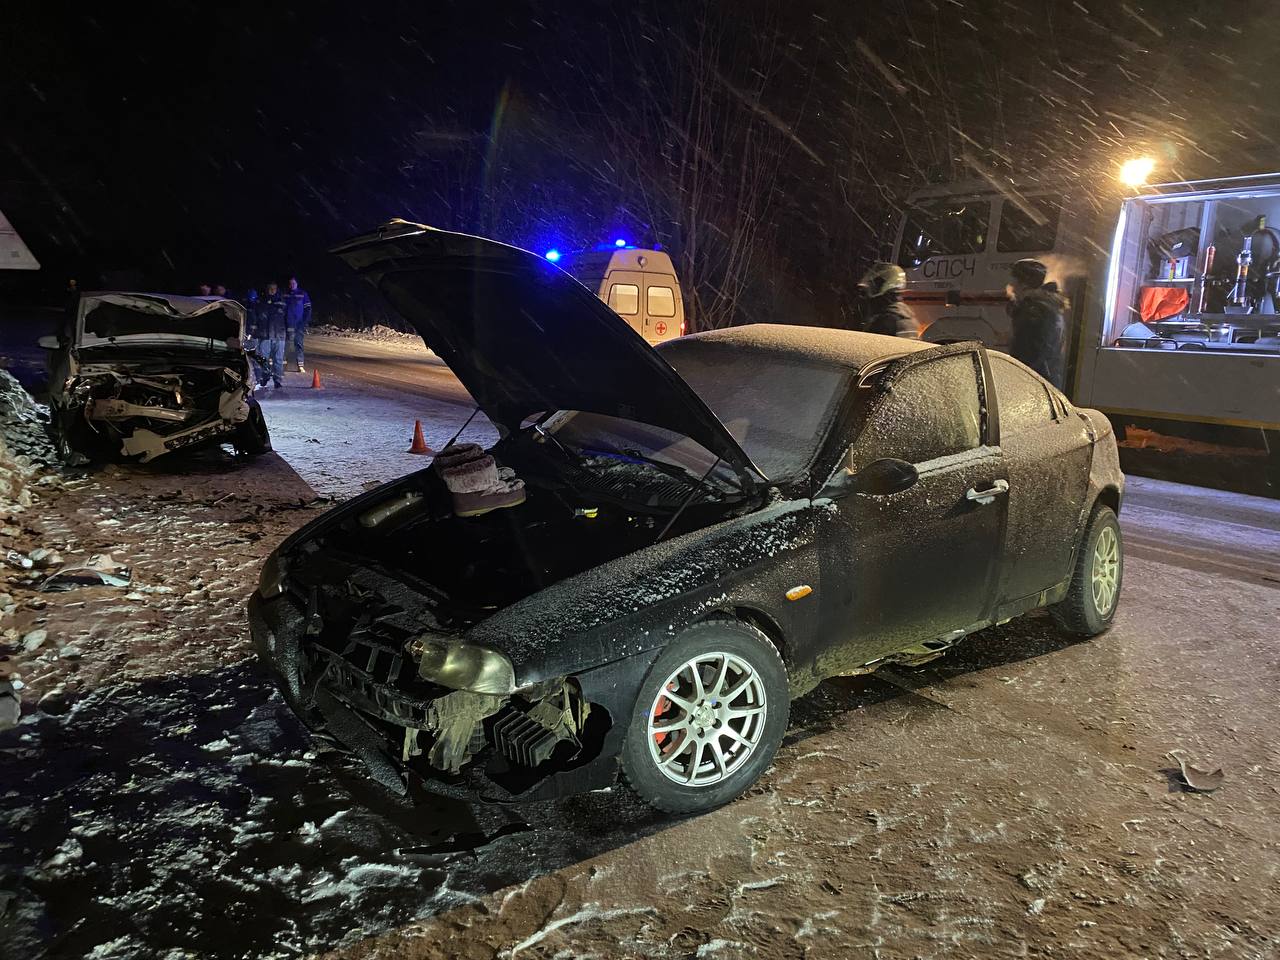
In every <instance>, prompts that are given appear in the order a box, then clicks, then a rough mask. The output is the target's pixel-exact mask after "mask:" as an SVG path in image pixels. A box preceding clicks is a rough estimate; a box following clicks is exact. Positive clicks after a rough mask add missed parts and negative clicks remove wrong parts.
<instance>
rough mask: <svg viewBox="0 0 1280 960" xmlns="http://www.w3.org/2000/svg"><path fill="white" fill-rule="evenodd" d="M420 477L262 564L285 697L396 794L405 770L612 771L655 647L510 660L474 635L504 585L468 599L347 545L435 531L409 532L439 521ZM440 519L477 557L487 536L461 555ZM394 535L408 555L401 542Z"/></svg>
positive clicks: (514, 794)
mask: <svg viewBox="0 0 1280 960" xmlns="http://www.w3.org/2000/svg"><path fill="white" fill-rule="evenodd" d="M424 482H425V483H426V485H427V486H428V487H429V486H430V483H429V477H427V476H426V475H425V474H415V475H412V476H410V477H406V478H404V479H403V480H401V481H397V482H396V483H393V484H390V485H387V486H385V487H382V488H380V489H378V490H376V491H372V492H371V493H369V494H365V495H364V496H362V497H359V498H357V499H356V500H354V501H351V502H349V503H348V504H346V505H344V506H343V507H340V508H338V509H337V510H335V511H332V512H331V513H330V514H329V515H327V516H326V517H323V518H320V520H318V521H316V522H315V523H313V524H312V525H310V526H309V527H307V528H304V529H303V530H301V531H299V533H298V534H296V535H295V536H294V538H291V540H289V541H286V543H285V544H284V545H282V547H281V548H280V549H279V550H277V551H276V553H275V554H273V555H272V556H271V558H270V559H269V561H268V562H267V564H266V565H265V566H264V568H263V571H262V575H261V578H260V581H259V588H258V591H257V592H256V593H255V594H254V596H253V597H252V599H251V601H250V604H249V620H250V627H251V631H252V634H253V637H254V641H255V645H256V647H257V650H258V653H259V656H260V657H261V659H262V660H263V661H264V663H266V664H267V666H268V667H269V669H270V671H271V672H272V674H273V675H274V677H275V679H276V681H277V684H278V685H279V687H280V689H281V691H282V693H283V694H284V696H285V699H286V700H287V701H288V703H289V705H290V707H291V708H292V709H293V710H294V711H295V712H296V713H297V714H298V715H299V716H300V717H301V718H302V719H303V721H304V722H305V723H306V724H307V725H308V726H309V727H311V729H312V730H313V731H316V732H317V733H320V734H322V735H325V736H328V737H330V738H332V739H333V740H335V741H337V742H338V744H339V745H340V746H342V747H344V748H346V749H347V750H349V751H350V752H352V753H354V754H356V755H357V756H358V757H359V758H360V759H362V760H363V761H364V762H365V764H366V766H367V767H368V769H369V771H370V773H371V774H372V775H373V776H374V778H375V779H377V780H378V781H379V782H381V783H383V784H384V785H385V786H387V787H389V788H390V789H392V790H395V791H397V792H403V791H404V790H405V789H407V783H408V777H409V776H410V775H413V776H415V777H416V778H417V779H418V780H419V781H420V782H421V783H423V784H424V785H425V786H426V787H427V788H428V789H430V790H433V791H435V792H438V793H443V794H446V795H450V796H454V797H458V798H461V799H468V800H483V801H497V802H503V801H511V800H516V799H519V800H531V799H539V798H545V797H550V796H557V795H561V794H568V793H578V792H582V791H584V790H590V789H594V788H597V787H603V786H607V785H610V784H612V783H613V782H614V781H615V779H616V772H617V766H616V755H617V752H618V750H619V748H620V742H619V741H620V734H621V728H619V727H616V726H615V724H614V718H615V717H617V716H619V715H622V714H623V713H624V712H625V711H627V710H629V709H631V706H632V704H633V702H634V696H635V688H636V687H637V686H638V684H639V681H640V679H641V678H642V677H643V676H644V673H645V671H646V670H647V669H648V665H649V663H650V662H651V660H652V658H653V657H654V656H656V652H657V651H656V650H647V651H636V652H632V653H630V654H629V655H626V656H621V657H618V656H614V657H613V658H610V657H609V656H608V655H607V654H606V653H605V652H604V647H603V646H602V645H593V644H591V643H590V642H582V643H580V644H579V645H578V646H577V650H578V651H580V654H578V653H575V654H572V655H570V656H569V657H568V658H567V659H561V660H560V661H559V662H555V658H554V657H551V658H542V659H538V658H530V657H522V658H520V659H519V662H513V661H514V659H515V658H514V657H512V656H511V655H510V651H503V650H500V649H498V648H497V647H496V646H491V645H485V644H483V643H480V642H477V641H476V640H475V639H474V638H473V631H472V628H473V627H474V626H475V625H476V623H477V622H478V620H479V619H482V618H483V617H484V616H485V615H486V613H490V612H492V610H493V608H494V606H495V604H493V603H491V602H489V601H490V600H492V599H495V598H489V597H485V598H478V597H467V598H466V599H465V601H464V600H463V598H462V597H461V596H460V595H459V593H458V590H457V586H456V584H449V583H447V582H446V581H444V580H443V579H441V578H440V577H438V576H436V575H434V574H432V573H428V572H427V571H425V570H424V569H423V567H422V566H420V565H409V564H406V565H403V566H402V565H399V564H396V565H394V566H389V565H384V564H382V563H379V562H378V561H377V560H375V559H373V558H372V557H371V556H370V555H369V554H370V553H371V552H373V551H370V550H362V549H360V547H359V545H358V544H357V543H351V542H348V543H345V544H343V546H342V547H340V546H338V544H342V543H343V540H344V537H343V535H342V531H343V528H344V525H349V526H353V527H360V528H361V529H363V527H362V524H361V520H362V519H364V520H365V521H366V522H374V523H377V522H378V521H381V523H382V524H386V525H387V526H389V527H394V526H399V527H401V528H403V534H404V536H406V537H414V538H417V537H422V539H423V540H424V542H426V543H430V542H431V539H432V538H430V537H429V536H424V535H423V533H422V530H421V529H416V530H415V529H413V520H414V519H415V514H417V517H416V518H417V519H418V520H419V522H424V521H425V522H429V521H427V514H428V513H429V509H428V508H427V507H426V501H428V500H429V499H430V493H427V494H426V495H425V496H424V495H421V486H422V485H423V484H424ZM406 503H408V504H410V505H409V506H408V507H404V506H402V507H401V508H400V509H399V510H396V509H395V505H397V504H406ZM534 509H536V508H534ZM389 516H390V517H392V518H393V519H386V518H388V517H389ZM437 523H438V524H439V526H438V527H437V530H436V531H435V538H434V539H435V546H436V548H437V549H438V550H439V551H442V552H443V553H445V554H447V556H448V557H449V558H450V563H453V564H456V565H458V566H460V567H461V566H466V565H467V564H469V563H471V562H474V560H475V557H476V556H478V555H479V551H480V548H479V547H477V548H475V553H474V554H473V556H470V557H468V556H464V555H462V554H461V552H454V551H453V550H451V547H456V546H457V545H456V544H451V543H450V540H449V537H450V534H449V531H448V528H449V527H450V526H451V525H452V522H451V521H446V522H441V521H439V520H438V519H437ZM471 525H472V526H474V524H471ZM383 543H384V544H385V545H386V550H387V552H388V553H389V554H393V555H394V554H395V553H396V552H397V549H396V547H395V545H394V540H392V541H383ZM415 569H416V570H417V574H416V575H415V573H414V572H411V571H413V570H415ZM424 573H426V577H427V578H426V579H422V578H421V576H422V574H424ZM489 575H491V576H492V575H493V574H492V572H491V573H490V574H489ZM505 575H507V576H509V572H508V573H507V574H505ZM432 581H434V582H432ZM532 583H533V581H529V582H528V583H527V584H525V585H524V586H520V587H513V589H516V590H517V592H521V593H522V592H525V591H526V590H528V589H531V587H532ZM441 584H444V585H443V586H442V585H441ZM552 589H553V590H554V589H555V588H554V587H553V588H552ZM503 599H506V598H503ZM593 649H594V650H599V651H600V653H598V654H593V653H592V652H591V651H593Z"/></svg>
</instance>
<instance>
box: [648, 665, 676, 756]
mask: <svg viewBox="0 0 1280 960" xmlns="http://www.w3.org/2000/svg"><path fill="white" fill-rule="evenodd" d="M675 688H676V682H675V681H674V680H672V681H671V682H670V683H668V684H667V689H668V690H674V689H675ZM669 706H671V701H670V700H668V699H667V698H666V697H659V698H658V702H657V704H656V705H655V706H654V708H653V719H655V720H657V719H658V718H659V717H660V716H662V715H663V714H664V713H666V712H667V707H669ZM669 736H670V734H669V733H655V734H654V735H653V741H654V743H656V744H657V745H658V746H662V745H663V744H664V743H666V742H667V737H669Z"/></svg>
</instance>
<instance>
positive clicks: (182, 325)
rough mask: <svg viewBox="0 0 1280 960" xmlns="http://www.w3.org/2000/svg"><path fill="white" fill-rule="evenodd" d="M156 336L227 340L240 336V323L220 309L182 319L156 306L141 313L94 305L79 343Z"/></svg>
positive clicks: (119, 307) (124, 308)
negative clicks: (81, 341)
mask: <svg viewBox="0 0 1280 960" xmlns="http://www.w3.org/2000/svg"><path fill="white" fill-rule="evenodd" d="M157 335H160V336H162V337H164V338H177V337H181V338H187V339H192V340H201V341H209V340H213V341H227V340H232V339H235V338H236V337H238V336H239V335H240V321H239V320H238V319H237V318H236V317H234V316H233V315H232V314H231V313H230V312H229V311H227V310H225V309H223V308H222V307H220V306H219V307H217V308H215V309H212V310H202V311H200V312H199V313H196V314H193V315H190V316H181V315H177V314H174V313H171V312H166V311H164V308H163V307H159V306H157V307H156V309H154V310H143V309H137V308H134V307H128V306H124V305H123V304H119V303H110V302H103V303H99V304H97V305H96V306H94V307H92V308H90V309H89V311H88V312H87V313H86V314H85V316H84V334H83V337H82V340H83V341H84V343H85V344H87V345H93V344H95V343H100V342H102V341H117V340H120V339H123V338H133V339H136V340H141V339H154V338H155V337H156V336H157Z"/></svg>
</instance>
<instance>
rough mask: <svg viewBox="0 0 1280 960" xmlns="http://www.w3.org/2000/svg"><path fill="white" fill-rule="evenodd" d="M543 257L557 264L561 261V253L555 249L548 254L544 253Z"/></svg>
mask: <svg viewBox="0 0 1280 960" xmlns="http://www.w3.org/2000/svg"><path fill="white" fill-rule="evenodd" d="M543 256H544V257H546V258H547V259H548V260H550V261H551V262H552V263H555V262H556V261H557V260H559V259H560V251H559V250H557V249H555V248H554V247H553V248H551V249H550V250H548V251H547V252H546V253H544V254H543Z"/></svg>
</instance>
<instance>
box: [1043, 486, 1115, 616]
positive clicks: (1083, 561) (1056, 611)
mask: <svg viewBox="0 0 1280 960" xmlns="http://www.w3.org/2000/svg"><path fill="white" fill-rule="evenodd" d="M1123 580H1124V540H1123V539H1122V538H1121V535H1120V521H1119V520H1118V519H1117V518H1116V515H1115V511H1114V510H1112V509H1111V508H1110V507H1108V506H1104V505H1102V504H1098V505H1097V506H1095V507H1094V508H1093V514H1092V515H1091V516H1090V517H1089V523H1088V526H1086V527H1085V533H1084V539H1083V540H1082V541H1081V544H1080V551H1079V553H1078V555H1077V556H1076V565H1075V570H1074V571H1073V572H1072V575H1071V586H1070V587H1069V588H1068V590H1067V595H1066V597H1065V598H1063V599H1062V600H1061V601H1060V602H1058V603H1055V604H1054V605H1053V606H1052V607H1050V608H1049V613H1050V615H1051V616H1052V617H1053V621H1054V623H1056V624H1057V625H1058V626H1059V627H1060V628H1061V629H1062V630H1064V631H1066V632H1067V633H1073V634H1075V635H1077V636H1081V637H1096V636H1097V635H1098V634H1100V633H1104V632H1106V631H1107V630H1108V629H1109V628H1110V627H1111V621H1112V620H1113V619H1114V618H1115V615H1116V608H1117V607H1118V606H1119V605H1120V586H1121V583H1122V582H1123Z"/></svg>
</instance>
